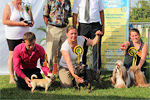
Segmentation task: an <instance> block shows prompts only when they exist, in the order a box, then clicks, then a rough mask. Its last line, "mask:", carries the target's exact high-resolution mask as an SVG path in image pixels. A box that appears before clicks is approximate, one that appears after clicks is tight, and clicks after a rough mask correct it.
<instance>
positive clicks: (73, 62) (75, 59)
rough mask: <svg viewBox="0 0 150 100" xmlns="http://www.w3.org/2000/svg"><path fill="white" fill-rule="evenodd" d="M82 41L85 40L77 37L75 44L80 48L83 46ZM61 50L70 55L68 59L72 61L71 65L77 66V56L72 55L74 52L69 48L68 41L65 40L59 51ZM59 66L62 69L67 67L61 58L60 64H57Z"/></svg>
mask: <svg viewBox="0 0 150 100" xmlns="http://www.w3.org/2000/svg"><path fill="white" fill-rule="evenodd" d="M84 41H85V39H84V38H83V37H82V36H78V37H77V44H78V45H80V46H81V47H83V45H84ZM62 50H65V51H68V52H69V55H70V58H71V61H72V65H73V66H75V65H77V64H78V57H77V55H75V54H74V52H73V51H72V48H71V47H70V45H69V43H68V40H66V41H65V42H64V43H63V44H62V46H61V49H60V51H62ZM59 64H60V66H62V67H65V68H68V67H67V64H66V62H65V60H64V58H63V56H61V59H60V62H59Z"/></svg>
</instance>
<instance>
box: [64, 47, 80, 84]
mask: <svg viewBox="0 0 150 100" xmlns="http://www.w3.org/2000/svg"><path fill="white" fill-rule="evenodd" d="M61 52H62V56H63V58H64V60H65V62H66V64H67V66H68V69H69V71H70V73H71V74H72V76H73V77H74V78H75V79H76V80H77V81H78V82H79V83H83V79H82V78H80V77H78V76H77V75H76V74H74V69H73V65H72V61H71V58H70V55H69V52H68V51H65V50H62V51H61Z"/></svg>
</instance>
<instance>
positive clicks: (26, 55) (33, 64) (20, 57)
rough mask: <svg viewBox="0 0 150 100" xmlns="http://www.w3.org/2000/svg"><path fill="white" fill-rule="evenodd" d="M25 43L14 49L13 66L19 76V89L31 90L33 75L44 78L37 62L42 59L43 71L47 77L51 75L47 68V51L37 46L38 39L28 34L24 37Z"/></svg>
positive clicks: (30, 33) (32, 34)
mask: <svg viewBox="0 0 150 100" xmlns="http://www.w3.org/2000/svg"><path fill="white" fill-rule="evenodd" d="M23 40H24V43H21V44H19V45H18V46H16V47H15V49H14V56H13V64H14V71H15V72H16V76H17V87H19V88H22V89H30V88H31V84H30V82H31V79H30V78H31V75H32V74H36V75H37V77H38V78H42V75H41V73H40V69H39V68H37V61H38V59H40V65H41V69H42V71H43V72H44V74H45V75H46V76H47V74H48V73H50V70H49V68H48V67H47V60H46V54H45V50H44V48H43V47H42V46H40V45H39V44H36V43H35V41H36V37H35V35H34V33H32V32H26V33H25V34H24V35H23Z"/></svg>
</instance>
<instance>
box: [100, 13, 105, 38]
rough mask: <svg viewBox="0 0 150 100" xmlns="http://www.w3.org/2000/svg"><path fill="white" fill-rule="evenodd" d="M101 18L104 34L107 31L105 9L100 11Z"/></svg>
mask: <svg viewBox="0 0 150 100" xmlns="http://www.w3.org/2000/svg"><path fill="white" fill-rule="evenodd" d="M100 19H101V24H102V32H103V35H104V32H105V18H104V10H101V11H100Z"/></svg>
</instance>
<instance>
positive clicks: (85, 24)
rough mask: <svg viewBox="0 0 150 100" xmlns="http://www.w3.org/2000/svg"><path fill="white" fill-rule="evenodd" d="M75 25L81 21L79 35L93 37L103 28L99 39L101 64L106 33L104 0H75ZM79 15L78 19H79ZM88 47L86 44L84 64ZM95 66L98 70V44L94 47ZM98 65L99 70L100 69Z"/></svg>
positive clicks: (73, 10)
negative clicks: (103, 40) (103, 37)
mask: <svg viewBox="0 0 150 100" xmlns="http://www.w3.org/2000/svg"><path fill="white" fill-rule="evenodd" d="M72 12H73V25H74V27H76V24H77V22H79V26H78V32H79V35H84V36H85V37H87V38H91V39H93V38H94V37H95V32H96V31H97V30H101V31H102V32H103V34H102V35H101V36H100V40H99V51H98V52H99V57H100V58H99V65H100V66H101V38H102V36H103V35H104V6H103V3H102V0H74V4H73V9H72ZM77 17H78V21H77ZM87 50H88V47H87V46H86V45H84V54H83V61H82V62H83V64H86V54H87ZM92 51H93V68H94V69H96V70H97V63H98V62H97V45H96V46H94V47H93V50H92ZM100 66H98V67H99V68H98V70H100Z"/></svg>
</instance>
